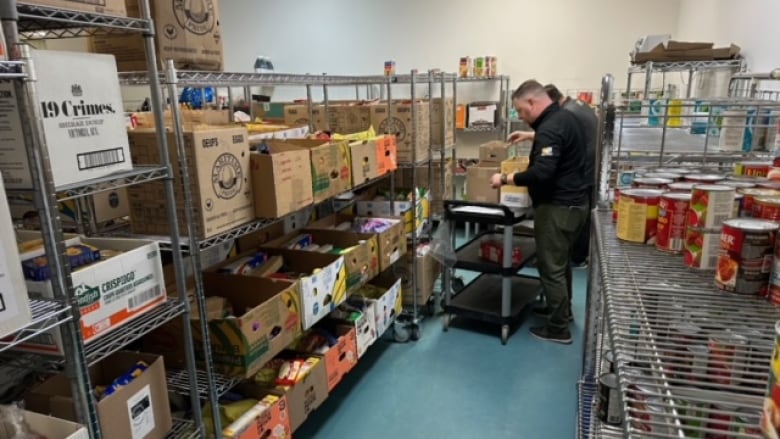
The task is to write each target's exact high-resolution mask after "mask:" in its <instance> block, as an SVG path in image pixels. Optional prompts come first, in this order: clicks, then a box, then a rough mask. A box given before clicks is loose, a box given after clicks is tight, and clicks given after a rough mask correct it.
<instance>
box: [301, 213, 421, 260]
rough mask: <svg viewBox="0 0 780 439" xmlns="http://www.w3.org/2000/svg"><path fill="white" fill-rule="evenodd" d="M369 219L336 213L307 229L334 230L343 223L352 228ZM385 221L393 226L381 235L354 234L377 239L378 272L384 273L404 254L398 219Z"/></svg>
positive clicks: (362, 237)
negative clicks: (350, 225)
mask: <svg viewBox="0 0 780 439" xmlns="http://www.w3.org/2000/svg"><path fill="white" fill-rule="evenodd" d="M370 219H371V218H365V217H356V216H354V215H349V214H342V213H337V214H333V215H330V216H326V217H325V218H322V219H319V220H317V221H315V222H313V223H311V224H309V226H308V227H307V228H308V229H326V230H327V229H335V228H336V227H337V226H338V225H340V224H343V223H345V222H348V223H351V224H352V226H353V227H354V225H355V223H363V222H365V221H369V220H370ZM382 219H383V220H386V221H391V222H393V223H394V224H393V225H392V226H390V227H389V228H388V229H387V230H384V231H382V232H381V233H355V232H352V233H354V234H355V236H357V237H358V238H359V239H370V238H371V237H376V238H377V243H378V255H379V271H380V272H382V271H385V270H387V269H388V268H390V267H391V266H392V265H393V264H394V263H395V262H396V261H398V259H400V257H401V255H403V254H405V253H406V237H405V236H404V226H403V224H402V223H401V221H402V219H401V218H400V217H389V218H382Z"/></svg>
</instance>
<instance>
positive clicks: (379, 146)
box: [374, 135, 398, 176]
mask: <svg viewBox="0 0 780 439" xmlns="http://www.w3.org/2000/svg"><path fill="white" fill-rule="evenodd" d="M374 142H375V143H376V161H377V170H378V173H379V175H380V176H382V175H385V174H388V173H390V172H393V171H395V170H396V169H398V145H396V140H395V136H392V135H391V136H388V135H385V136H379V137H377V138H375V139H374Z"/></svg>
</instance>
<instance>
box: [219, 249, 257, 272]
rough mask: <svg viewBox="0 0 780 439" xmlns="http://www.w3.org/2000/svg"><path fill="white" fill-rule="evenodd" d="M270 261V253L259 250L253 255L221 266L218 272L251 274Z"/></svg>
mask: <svg viewBox="0 0 780 439" xmlns="http://www.w3.org/2000/svg"><path fill="white" fill-rule="evenodd" d="M266 262H268V255H267V254H265V253H263V252H257V253H255V254H253V255H248V256H244V257H241V258H238V259H236V260H234V261H232V262H230V263H227V264H226V265H223V266H220V268H219V270H218V271H217V272H218V273H225V274H240V275H243V276H246V275H250V274H252V273H253V272H255V271H256V270H257V269H258V268H260V266H262V265H263V264H265V263H266Z"/></svg>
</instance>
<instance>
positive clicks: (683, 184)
mask: <svg viewBox="0 0 780 439" xmlns="http://www.w3.org/2000/svg"><path fill="white" fill-rule="evenodd" d="M696 184H697V183H694V182H692V181H678V182H675V183H671V184H669V185H668V186H667V189H669V190H670V191H672V192H685V193H688V194H690V193H691V191H692V190H693V187H694V186H696Z"/></svg>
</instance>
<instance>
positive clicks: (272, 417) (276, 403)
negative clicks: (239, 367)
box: [222, 383, 292, 439]
mask: <svg viewBox="0 0 780 439" xmlns="http://www.w3.org/2000/svg"><path fill="white" fill-rule="evenodd" d="M235 390H236V391H237V392H239V393H241V394H242V395H244V396H246V397H248V398H254V399H257V401H258V402H257V404H255V406H254V407H252V408H251V409H250V410H249V411H247V412H246V413H244V414H243V415H241V416H240V417H239V418H238V419H236V420H235V421H234V422H232V423H231V424H230V425H228V426H227V427H225V428H224V429H223V430H222V437H224V438H226V439H267V438H290V437H292V428H291V427H290V411H289V410H290V406H289V403H288V402H287V397H286V396H284V395H283V394H281V395H277V394H275V393H273V392H271V391H268V390H264V389H261V388H260V387H259V386H257V385H255V384H252V383H242V384H240V385H239V386H238V387H236V388H235Z"/></svg>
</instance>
